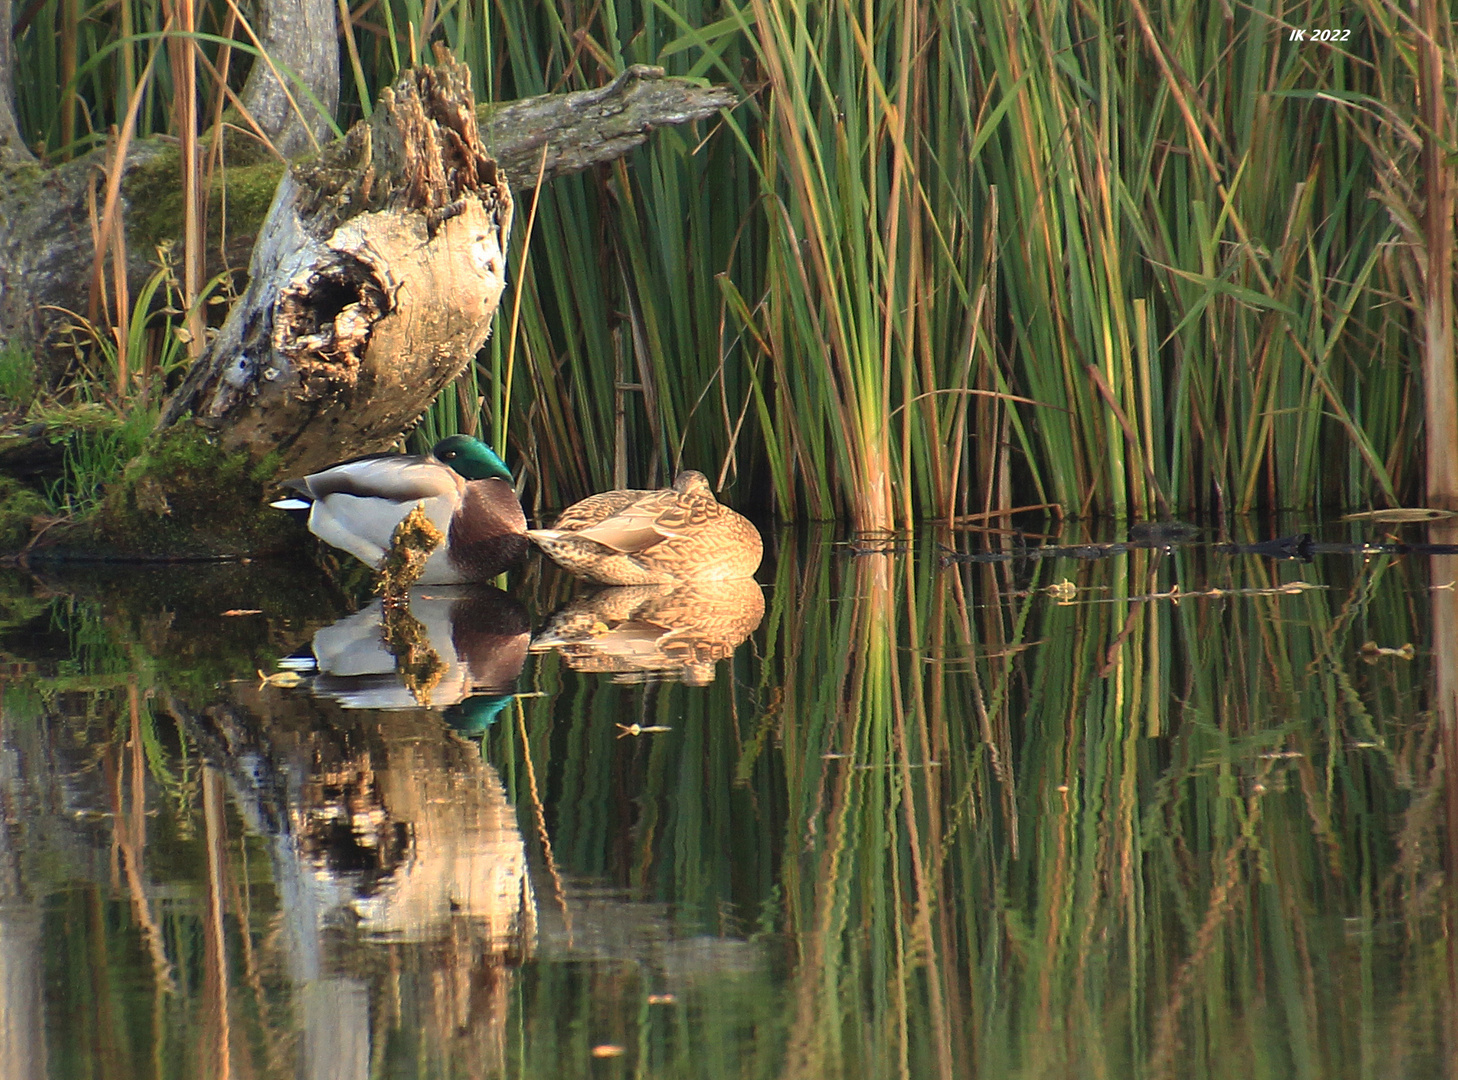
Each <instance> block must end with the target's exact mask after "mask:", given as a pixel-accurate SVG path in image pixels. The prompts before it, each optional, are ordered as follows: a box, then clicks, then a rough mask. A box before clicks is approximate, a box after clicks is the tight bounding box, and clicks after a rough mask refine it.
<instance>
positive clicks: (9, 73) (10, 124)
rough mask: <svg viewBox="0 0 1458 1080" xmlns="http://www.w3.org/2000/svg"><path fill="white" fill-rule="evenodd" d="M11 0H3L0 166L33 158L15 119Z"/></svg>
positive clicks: (0, 17)
mask: <svg viewBox="0 0 1458 1080" xmlns="http://www.w3.org/2000/svg"><path fill="white" fill-rule="evenodd" d="M10 19H11V3H10V0H0V170H4V169H5V168H6V167H7V166H9V165H21V164H27V163H30V162H33V161H34V160H35V158H34V157H32V156H31V153H30V150H29V148H28V147H27V146H26V145H25V140H24V139H22V138H21V137H20V127H19V125H17V124H16V122H15V99H14V97H13V96H12V95H13V93H14V88H15V78H14V63H15V61H14V56H15V51H14V50H13V49H12V48H11V45H10V25H11V24H10Z"/></svg>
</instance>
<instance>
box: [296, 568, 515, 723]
mask: <svg viewBox="0 0 1458 1080" xmlns="http://www.w3.org/2000/svg"><path fill="white" fill-rule="evenodd" d="M530 641H531V630H530V623H529V621H528V618H527V613H526V609H525V608H524V607H522V606H521V604H519V603H517V602H516V601H515V600H513V599H512V598H511V597H509V596H507V595H506V593H504V592H502V591H501V590H500V589H495V588H492V587H490V586H486V585H433V586H418V587H416V588H414V589H411V590H410V594H409V603H408V604H406V605H400V606H391V607H390V608H389V609H387V608H386V607H385V606H384V605H383V604H382V603H381V602H380V601H379V600H376V601H375V602H374V603H372V604H369V605H368V606H367V607H365V608H363V609H361V610H360V611H358V612H356V613H355V614H353V615H350V616H347V617H345V618H343V619H340V620H339V621H338V622H336V623H333V624H332V625H330V626H326V627H324V628H323V629H322V630H319V631H318V632H317V633H315V635H314V641H313V648H312V653H311V654H306V655H302V656H294V657H290V658H288V659H287V660H286V661H284V666H286V667H289V668H292V669H293V670H295V671H298V672H299V673H300V674H302V675H307V674H309V673H312V678H311V679H310V680H309V683H310V687H311V689H312V690H313V692H314V693H315V694H316V695H318V696H320V697H327V698H332V699H333V700H335V701H338V702H339V704H341V705H343V706H344V707H345V708H347V709H415V708H422V707H423V708H435V709H444V710H445V715H446V719H447V721H449V722H450V723H451V724H452V726H453V727H456V728H457V729H458V730H462V731H464V732H466V733H477V734H479V732H480V731H481V730H483V729H484V728H485V727H486V726H487V725H488V724H489V723H490V722H491V720H493V719H495V717H496V715H497V713H499V712H500V711H501V709H502V708H503V707H504V706H505V705H506V704H507V703H508V702H510V701H511V699H512V694H511V690H512V687H513V686H514V684H515V682H516V680H517V678H518V676H520V675H521V670H522V666H523V665H524V664H525V663H526V657H527V646H528V644H529V643H530Z"/></svg>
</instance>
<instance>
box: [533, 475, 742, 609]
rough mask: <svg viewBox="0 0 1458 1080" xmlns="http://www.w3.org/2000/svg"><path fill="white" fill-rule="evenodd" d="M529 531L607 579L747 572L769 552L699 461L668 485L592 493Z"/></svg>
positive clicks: (554, 552)
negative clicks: (717, 494)
mask: <svg viewBox="0 0 1458 1080" xmlns="http://www.w3.org/2000/svg"><path fill="white" fill-rule="evenodd" d="M527 535H528V536H530V537H531V538H532V539H533V540H534V541H536V544H537V546H538V547H540V548H541V549H542V550H543V551H545V552H546V553H547V554H548V555H550V556H551V557H552V558H553V559H555V560H556V561H557V562H559V563H561V564H562V566H564V567H566V568H567V569H568V570H570V571H571V572H572V573H574V574H576V575H578V576H579V577H585V578H591V579H592V580H593V581H601V582H603V583H604V584H607V585H653V584H658V583H661V582H673V581H729V580H732V579H734V578H746V577H749V576H750V575H751V574H753V573H754V572H755V570H757V569H758V568H759V560H760V556H761V555H763V553H764V545H763V543H762V542H761V541H760V538H759V530H758V529H756V528H755V527H754V526H753V525H751V524H750V523H749V522H748V521H747V520H746V519H745V518H743V517H742V516H740V515H739V514H736V513H735V512H734V511H733V510H730V509H729V508H728V507H727V506H723V505H721V504H720V503H719V500H718V499H716V498H714V492H713V490H712V489H711V488H710V487H709V481H708V479H707V478H706V477H705V476H704V474H703V473H701V472H695V471H693V470H692V469H686V470H684V471H683V472H681V473H679V474H678V479H677V480H675V481H674V482H673V487H671V488H664V489H662V490H661V491H607V492H604V493H603V494H601V495H593V496H591V497H590V498H587V499H584V500H582V502H580V503H576V504H575V505H573V506H569V507H568V508H567V509H566V510H564V511H563V512H562V516H561V517H559V518H558V519H557V524H556V525H555V526H553V527H552V528H550V529H528V530H527Z"/></svg>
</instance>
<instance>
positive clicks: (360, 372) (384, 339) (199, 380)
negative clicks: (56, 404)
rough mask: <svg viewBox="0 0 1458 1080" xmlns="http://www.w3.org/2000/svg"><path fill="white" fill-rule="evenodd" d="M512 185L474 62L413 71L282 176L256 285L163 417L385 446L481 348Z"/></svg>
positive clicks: (266, 441) (252, 436) (248, 449)
mask: <svg viewBox="0 0 1458 1080" xmlns="http://www.w3.org/2000/svg"><path fill="white" fill-rule="evenodd" d="M511 214H512V200H511V191H510V189H509V188H508V187H507V185H506V182H505V180H504V179H503V178H502V177H501V175H500V174H499V172H498V170H497V168H496V164H495V162H494V161H492V160H491V158H490V157H489V156H488V155H487V154H486V153H485V151H484V149H483V148H482V145H481V140H480V135H479V132H478V129H477V126H476V115H475V103H474V101H473V100H472V98H471V89H470V72H469V71H468V69H467V68H466V67H465V66H464V65H462V64H457V63H455V62H454V61H452V60H449V59H448V58H446V57H445V56H442V57H441V60H440V66H439V67H435V68H422V69H415V70H413V71H410V72H407V73H406V74H405V75H404V76H402V77H401V79H400V80H399V81H398V82H397V83H396V84H395V85H394V86H393V87H392V88H389V89H387V90H385V91H384V92H383V93H382V94H381V98H380V104H379V107H378V108H377V109H376V110H375V114H374V116H373V117H372V118H371V120H370V121H368V122H362V123H360V124H357V125H355V127H354V128H353V129H351V131H350V133H349V135H348V136H347V137H346V138H345V139H344V140H342V141H340V142H338V143H335V144H333V145H331V146H330V147H329V148H328V150H327V151H326V152H325V153H324V154H323V155H321V156H320V157H318V158H314V159H309V160H308V161H306V162H304V163H302V164H299V165H295V166H294V167H293V168H291V169H290V170H289V171H288V173H287V174H285V176H284V179H283V182H282V183H281V184H280V185H279V190H278V194H277V195H276V196H275V198H274V203H273V208H272V209H271V210H270V211H269V215H268V219H267V221H266V222H265V223H264V227H263V230H262V232H261V233H260V235H259V238H258V243H257V245H256V247H255V248H254V255H253V262H252V264H251V266H250V268H249V278H250V280H249V284H248V289H247V291H246V292H245V293H244V295H243V296H242V297H241V298H240V299H239V300H238V302H237V303H236V304H235V305H234V307H233V310H232V311H231V312H230V313H229V316H228V319H227V321H226V323H224V325H223V328H222V330H221V332H220V333H219V335H218V336H217V338H216V339H215V340H214V341H213V344H212V345H211V347H210V348H209V350H208V352H207V353H206V354H205V355H204V356H203V357H202V358H200V359H199V360H198V362H197V363H196V364H195V365H194V368H193V370H192V372H191V373H190V374H189V377H188V379H187V381H186V383H185V384H184V385H183V387H182V388H181V389H180V390H179V391H178V393H177V394H176V395H174V397H173V400H172V401H171V402H170V403H169V405H168V408H167V410H166V413H165V415H164V417H163V424H164V425H166V424H169V423H172V422H175V421H176V420H178V419H179V418H181V417H182V416H183V415H184V414H186V413H188V412H191V413H192V415H193V417H194V418H195V419H196V420H198V421H199V422H201V423H202V424H204V425H205V426H207V427H209V428H211V429H213V430H215V431H216V432H217V434H218V437H219V440H220V444H221V446H222V448H223V450H224V451H225V452H227V453H230V454H231V453H237V452H240V451H242V452H245V453H247V454H248V456H249V457H250V458H251V459H253V460H255V461H257V460H260V459H262V458H263V457H265V456H266V455H269V454H277V458H276V468H277V469H278V470H279V472H280V473H290V474H297V473H307V472H310V471H312V470H314V469H316V468H320V467H323V466H325V465H327V464H329V463H330V462H331V461H335V460H338V459H339V458H340V457H347V456H351V455H353V454H359V453H370V452H372V451H375V450H382V449H384V448H385V447H387V446H389V445H390V444H391V443H392V442H393V441H394V440H395V439H396V438H397V437H398V436H399V434H400V432H401V431H402V430H404V428H405V427H406V426H408V425H409V424H410V423H411V422H412V421H413V420H414V419H415V418H416V417H417V416H418V415H419V414H420V413H421V412H422V411H424V409H425V408H426V407H427V406H428V405H429V403H430V402H431V400H432V399H433V398H434V397H435V395H436V394H437V393H438V392H439V391H440V389H441V387H443V386H444V385H445V384H446V383H447V382H448V381H450V380H451V379H453V378H455V376H456V374H457V373H458V372H459V371H460V370H461V368H462V367H464V366H465V364H466V363H467V362H469V360H470V359H471V358H472V357H473V356H474V355H475V354H476V351H477V350H478V349H479V348H480V347H481V345H482V343H483V342H484V341H485V339H486V334H487V332H488V331H489V329H490V325H491V317H492V316H493V315H494V314H495V312H496V305H497V303H498V301H499V300H500V298H501V292H502V289H503V288H504V286H505V282H506V245H507V239H508V237H509V235H510V232H511Z"/></svg>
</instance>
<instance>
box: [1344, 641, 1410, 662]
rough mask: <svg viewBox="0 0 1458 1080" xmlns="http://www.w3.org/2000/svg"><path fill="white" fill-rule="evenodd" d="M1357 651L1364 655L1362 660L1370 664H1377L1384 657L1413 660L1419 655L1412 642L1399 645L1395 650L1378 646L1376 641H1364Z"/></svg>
mask: <svg viewBox="0 0 1458 1080" xmlns="http://www.w3.org/2000/svg"><path fill="white" fill-rule="evenodd" d="M1357 651H1358V652H1359V653H1361V654H1362V659H1363V660H1365V661H1367V663H1369V664H1375V663H1377V661H1379V660H1381V659H1382V658H1383V657H1384V656H1395V657H1397V659H1399V660H1411V659H1412V658H1413V657H1414V656H1416V655H1417V650H1416V649H1414V648H1413V647H1412V642H1410V641H1409V642H1407V643H1406V644H1405V645H1399V646H1398V647H1397V648H1395V649H1390V648H1387V647H1386V646H1383V645H1378V644H1377V643H1376V642H1375V641H1364V642H1363V643H1362V647H1361V648H1360V649H1358V650H1357Z"/></svg>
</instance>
